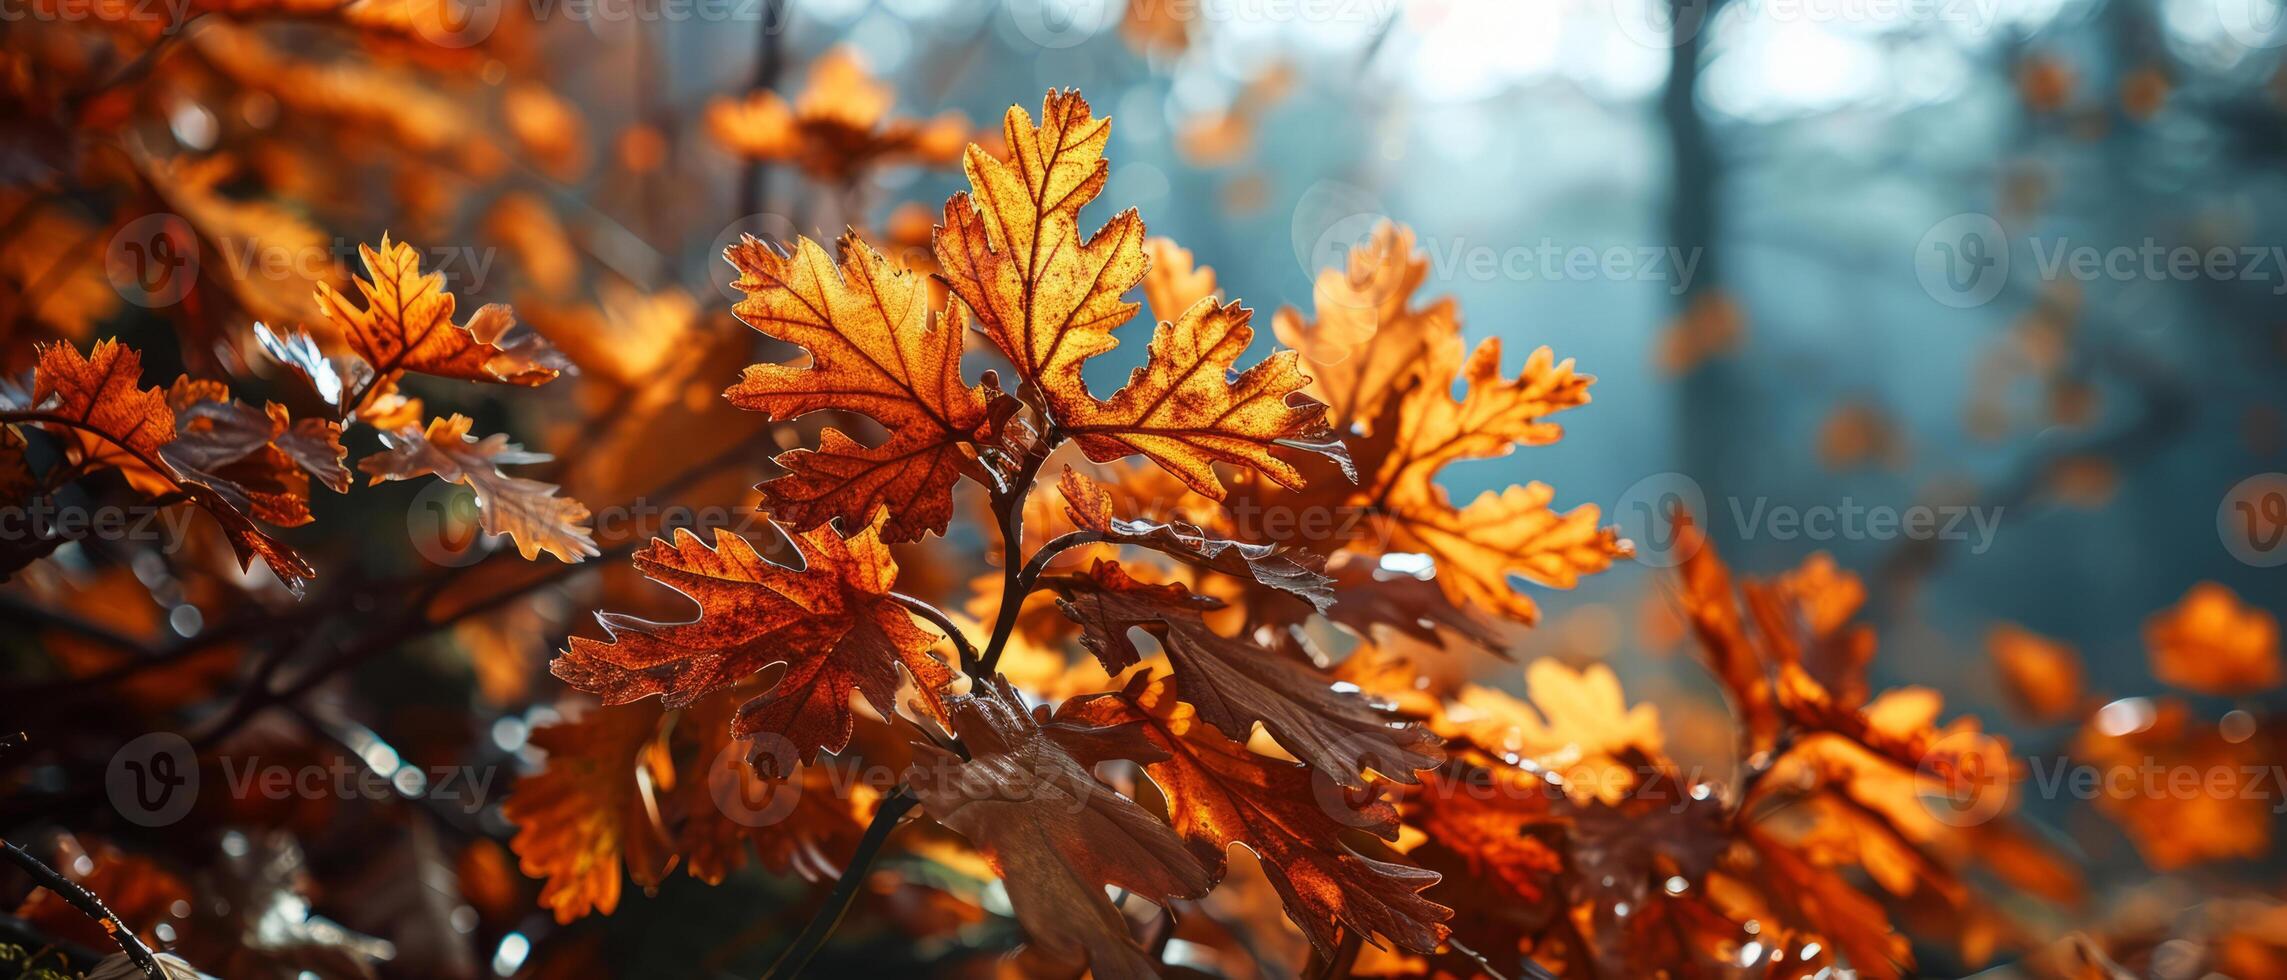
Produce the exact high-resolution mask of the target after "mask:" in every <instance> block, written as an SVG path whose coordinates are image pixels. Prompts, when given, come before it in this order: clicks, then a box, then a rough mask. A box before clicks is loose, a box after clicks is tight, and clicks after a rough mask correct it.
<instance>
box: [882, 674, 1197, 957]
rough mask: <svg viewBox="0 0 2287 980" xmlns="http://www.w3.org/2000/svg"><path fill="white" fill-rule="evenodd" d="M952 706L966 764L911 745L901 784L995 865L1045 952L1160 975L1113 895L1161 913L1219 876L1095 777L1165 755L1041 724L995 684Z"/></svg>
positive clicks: (1117, 732) (1100, 733)
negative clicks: (913, 755) (1110, 763)
mask: <svg viewBox="0 0 2287 980" xmlns="http://www.w3.org/2000/svg"><path fill="white" fill-rule="evenodd" d="M949 701H950V715H951V719H952V725H953V733H954V734H955V735H957V736H959V738H960V740H961V744H962V745H963V746H965V747H966V748H967V750H968V752H969V755H970V758H968V759H963V758H961V757H960V756H958V755H955V754H953V753H951V752H948V751H945V750H943V749H940V748H938V747H936V746H934V745H920V746H917V747H916V748H917V749H918V750H919V751H920V753H921V757H920V758H919V759H918V760H917V761H916V762H915V763H914V765H913V766H912V767H911V768H909V769H908V770H906V774H905V780H906V783H907V785H909V786H911V787H912V789H913V792H914V794H915V795H916V796H918V797H919V798H920V800H921V805H922V807H923V808H924V809H926V810H927V811H928V813H929V815H930V816H931V817H932V818H935V819H936V821H937V822H938V823H941V824H944V825H945V826H946V827H949V828H951V829H953V830H954V831H956V832H958V833H960V834H961V835H962V836H964V837H967V838H968V839H969V841H970V843H972V844H974V845H976V847H977V849H978V850H979V851H981V852H983V853H984V855H985V857H986V858H987V859H989V860H990V861H991V862H992V864H993V866H994V867H995V868H996V869H997V870H998V871H999V872H1000V873H1001V879H1002V882H1003V884H1004V885H1005V887H1006V888H1007V890H1008V897H1009V905H1010V906H1011V907H1012V908H1013V909H1014V910H1015V912H1016V919H1017V922H1018V924H1020V925H1022V926H1023V927H1024V930H1025V933H1026V935H1027V936H1029V937H1030V938H1031V940H1032V942H1033V943H1034V944H1035V945H1037V946H1039V947H1040V948H1041V949H1042V950H1043V951H1045V952H1047V953H1049V954H1052V955H1053V956H1055V957H1057V958H1058V959H1061V960H1064V961H1072V960H1075V959H1078V958H1080V957H1081V956H1083V955H1084V956H1085V957H1086V958H1087V960H1088V965H1089V967H1090V968H1091V969H1092V970H1093V971H1094V974H1095V975H1096V976H1098V977H1102V978H1105V980H1146V978H1151V977H1156V976H1158V975H1159V972H1158V970H1157V969H1156V967H1155V964H1154V962H1153V960H1152V958H1151V957H1148V956H1146V955H1145V954H1144V952H1143V950H1142V949H1141V948H1139V947H1138V946H1137V945H1136V944H1135V940H1133V939H1131V938H1130V937H1129V934H1128V927H1127V920H1126V919H1125V918H1123V917H1122V916H1121V914H1120V911H1119V909H1118V908H1116V907H1114V906H1113V905H1112V902H1111V900H1110V899H1109V898H1107V897H1106V896H1105V894H1104V891H1105V888H1106V886H1118V887H1119V888H1122V889H1124V890H1126V891H1127V892H1129V893H1131V894H1134V895H1136V896H1139V897H1141V898H1144V899H1147V900H1149V901H1153V902H1158V903H1162V904H1165V903H1167V902H1169V901H1171V900H1173V899H1182V898H1197V897H1199V896H1200V895H1204V894H1206V892H1207V890H1208V888H1209V887H1210V886H1211V885H1212V884H1213V878H1212V877H1211V876H1210V875H1209V874H1208V871H1207V869H1206V868H1204V867H1201V866H1200V863H1199V860H1198V858H1196V857H1194V856H1193V854H1192V852H1191V850H1190V849H1189V848H1187V847H1186V846H1185V844H1184V842H1183V839H1182V838H1181V837H1179V836H1177V835H1176V833H1175V831H1173V830H1171V829H1169V828H1168V826H1167V825H1166V824H1164V823H1161V822H1160V821H1159V820H1158V819H1156V818H1154V817H1153V816H1152V815H1151V814H1150V813H1148V812H1146V811H1145V810H1144V809H1143V808H1142V807H1140V806H1138V805H1136V803H1135V802H1134V801H1132V800H1129V799H1128V798H1126V797H1124V796H1121V795H1119V794H1118V793H1115V792H1113V791H1112V789H1111V787H1108V786H1105V785H1104V784H1103V783H1100V782H1097V781H1096V778H1095V777H1094V776H1093V775H1091V773H1090V770H1091V769H1092V768H1093V767H1094V766H1095V765H1096V764H1098V763H1101V762H1104V761H1107V760H1110V759H1115V758H1124V759H1130V760H1133V761H1137V762H1144V763H1151V762H1154V761H1158V760H1160V759H1162V758H1164V755H1165V754H1164V753H1162V752H1160V751H1158V750H1156V749H1154V748H1153V747H1152V746H1151V745H1150V744H1149V743H1148V742H1146V741H1144V739H1143V738H1142V737H1141V733H1140V731H1139V727H1140V726H1137V725H1127V726H1121V727H1113V728H1104V727H1098V726H1092V725H1080V724H1071V723H1064V722H1056V721H1050V722H1047V723H1045V724H1044V723H1042V721H1041V720H1039V719H1037V718H1035V717H1034V716H1033V715H1032V714H1031V713H1029V712H1027V711H1026V710H1025V707H1024V704H1023V702H1022V700H1020V699H1019V697H1018V696H1017V694H1016V692H1015V691H1014V690H1013V689H1011V688H1010V687H1008V686H1007V684H1006V682H1003V681H999V680H997V679H995V680H993V681H989V682H987V683H986V684H985V685H984V686H983V687H981V688H980V689H979V690H978V691H977V692H976V693H974V694H968V695H962V696H959V697H954V698H951V699H949Z"/></svg>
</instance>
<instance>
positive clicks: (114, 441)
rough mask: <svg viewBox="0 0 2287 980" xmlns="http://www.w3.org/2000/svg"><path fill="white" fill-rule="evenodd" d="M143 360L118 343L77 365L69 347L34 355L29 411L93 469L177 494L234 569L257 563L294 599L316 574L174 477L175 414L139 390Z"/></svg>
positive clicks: (154, 394) (105, 344)
mask: <svg viewBox="0 0 2287 980" xmlns="http://www.w3.org/2000/svg"><path fill="white" fill-rule="evenodd" d="M142 373H143V358H142V355H141V354H139V353H137V352H136V351H135V350H134V349H132V348H129V347H127V346H126V345H123V344H121V343H119V342H118V341H116V340H104V341H100V342H98V343H97V344H96V345H95V347H94V349H93V350H92V351H90V353H89V354H88V355H87V356H85V357H82V356H80V353H79V351H78V350H77V349H76V348H74V347H72V346H71V345H69V344H50V345H48V346H45V347H42V348H40V351H39V366H38V368H37V369H35V370H34V372H33V379H32V405H33V406H34V409H35V412H36V413H37V414H39V415H42V416H46V418H42V419H40V420H39V421H42V422H43V424H44V425H45V427H46V428H47V429H48V430H49V431H51V432H53V433H55V434H56V435H57V436H58V437H59V438H61V439H63V440H65V441H66V443H67V444H68V445H70V446H72V447H73V449H74V452H75V454H76V455H77V456H78V457H79V459H80V460H81V461H82V462H83V463H86V464H88V465H91V466H102V467H116V468H118V469H119V470H120V471H121V472H122V474H123V475H124V476H126V478H127V482H128V483H129V484H130V485H132V486H134V487H135V488H136V489H138V490H140V491H142V492H144V493H149V494H158V495H165V494H180V495H181V496H182V497H183V498H184V499H188V500H189V501H190V502H191V503H193V504H195V505H197V506H198V507H199V509H201V510H204V511H206V512H207V515H208V516H210V517H212V518H214V520H215V523H217V524H219V525H221V526H222V529H223V533H224V534H225V535H226V536H227V537H228V538H229V539H230V544H231V549H232V550H233V551H234V552H236V554H237V556H238V564H239V567H240V568H248V567H251V566H252V564H253V561H254V559H255V558H257V557H259V558H261V559H262V560H263V562H264V563H265V564H267V565H269V566H270V571H271V572H272V573H273V574H275V575H276V576H277V577H278V581H279V582H280V583H281V584H283V585H285V586H286V589H287V591H289V592H292V593H294V594H295V595H297V596H299V595H300V594H301V592H302V588H303V586H305V585H306V584H308V582H309V581H310V580H311V579H313V578H315V577H317V571H316V570H315V569H313V568H311V567H310V565H309V562H307V561H305V560H303V558H302V556H301V555H299V554H296V553H295V552H294V550H293V549H292V548H289V547H287V546H286V545H285V544H284V543H282V542H280V541H278V540H277V539H276V538H273V537H271V536H270V535H268V534H266V533H264V532H263V531H262V529H261V528H259V527H256V526H255V524H254V521H253V519H252V518H249V517H247V516H246V513H245V512H244V511H242V510H240V509H239V507H238V505H237V504H236V503H235V502H233V501H232V499H231V498H230V496H229V495H228V494H226V493H223V492H221V491H219V490H217V489H215V488H214V487H212V486H209V485H207V484H206V483H204V482H202V481H201V480H200V479H198V474H185V473H181V472H178V471H177V470H176V468H175V467H174V466H173V465H171V464H170V463H169V462H168V461H167V460H166V458H165V455H164V453H163V450H164V449H165V448H166V447H167V445H168V444H170V443H172V442H174V440H175V437H176V436H175V430H176V425H175V413H174V409H172V408H171V407H169V406H168V404H167V400H166V397H165V396H164V395H162V394H160V392H159V389H158V388H155V387H154V388H149V389H144V388H141V387H139V385H140V384H141V378H142Z"/></svg>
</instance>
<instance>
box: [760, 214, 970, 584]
mask: <svg viewBox="0 0 2287 980" xmlns="http://www.w3.org/2000/svg"><path fill="white" fill-rule="evenodd" d="M840 249H841V254H842V262H841V265H840V267H839V269H837V268H836V266H835V264H834V262H833V261H832V260H831V259H829V258H828V257H827V256H826V251H825V249H823V248H820V247H819V246H818V244H817V243H816V242H813V241H811V240H809V239H807V238H803V239H800V240H798V241H796V242H795V245H794V253H793V255H791V256H781V255H779V254H778V252H776V251H775V250H773V249H772V248H771V247H770V246H769V245H766V244H764V243H762V242H761V241H759V240H757V239H755V238H754V237H752V236H747V237H745V238H743V239H742V240H740V241H739V242H737V243H736V244H733V245H732V246H731V247H730V248H729V249H728V250H727V251H726V252H725V253H724V256H725V257H726V258H728V259H729V260H730V262H731V264H732V265H733V266H736V267H737V268H738V270H739V278H738V281H737V283H736V285H737V286H738V287H739V288H740V289H741V290H744V291H745V292H746V294H747V295H746V298H745V299H743V300H740V301H739V303H738V305H737V306H736V307H735V308H734V309H735V312H737V314H738V315H739V318H740V319H743V320H745V321H746V322H747V323H748V324H749V325H751V326H753V327H754V328H755V329H757V330H760V331H762V332H763V333H765V334H767V335H769V336H771V337H775V338H777V339H779V340H783V341H786V342H788V343H791V344H794V345H796V346H799V347H801V348H803V349H804V350H807V351H809V352H810V363H809V364H808V365H807V366H797V365H785V364H757V365H754V366H752V367H749V368H747V369H746V373H745V374H744V375H743V376H742V377H741V378H740V379H739V383H738V384H736V385H733V386H732V387H731V389H730V390H729V391H728V392H726V393H725V394H726V395H727V396H728V397H729V398H730V400H731V404H734V405H737V406H738V407H740V408H745V409H751V410H754V411H759V412H763V413H765V414H767V415H768V416H770V417H772V418H777V419H792V418H796V417H798V416H801V415H806V414H808V413H810V412H815V411H821V410H826V409H843V410H847V411H852V412H857V413H859V414H862V415H865V416H868V417H870V418H872V419H873V420H874V421H876V422H880V423H881V424H882V426H883V428H884V429H886V430H887V431H888V432H889V438H888V439H887V440H886V441H884V442H883V443H882V444H881V445H880V446H878V447H873V448H867V447H864V446H860V445H858V444H857V443H856V441H855V440H852V439H850V438H849V437H847V436H845V435H843V434H841V433H840V432H838V431H836V430H832V429H828V430H826V432H825V434H824V435H823V436H822V440H823V442H822V445H821V446H820V448H819V449H817V450H815V451H813V450H794V451H790V452H788V453H785V454H783V455H781V456H780V457H778V463H779V465H781V466H784V467H786V468H787V469H788V470H790V471H791V472H790V473H789V475H787V476H783V477H779V478H778V479H775V480H771V481H769V482H767V483H764V484H763V485H762V492H763V495H764V496H765V497H766V498H767V499H768V502H769V507H770V510H771V512H772V514H773V515H775V516H777V517H778V518H780V519H781V520H784V521H786V522H787V523H788V524H789V525H791V526H792V527H793V529H795V530H798V531H807V530H809V529H811V528H813V527H817V526H818V525H820V524H823V523H826V522H827V521H829V520H838V521H839V522H840V524H841V526H842V527H843V528H845V529H852V530H854V529H856V528H860V527H864V526H866V525H867V524H870V523H872V519H873V516H874V512H875V511H877V510H881V509H885V508H886V509H887V510H888V511H889V520H888V522H887V523H886V524H884V525H883V527H882V536H883V537H884V538H885V539H887V540H890V541H914V540H919V539H920V538H921V536H922V535H923V534H924V533H925V532H935V533H938V534H943V533H945V527H946V524H947V522H948V521H950V520H951V519H952V516H953V484H954V483H955V482H956V481H958V480H959V479H960V477H961V474H962V473H963V472H978V471H977V466H978V465H979V464H978V463H977V462H976V459H975V456H974V453H975V449H974V448H972V443H974V442H975V441H976V440H977V439H979V438H980V435H981V432H980V430H981V429H983V428H984V427H985V426H986V421H987V412H986V406H987V403H988V401H990V400H991V399H992V398H995V397H999V392H998V391H997V390H992V389H989V388H987V387H986V386H984V385H970V384H967V383H966V382H964V381H963V380H962V379H961V333H962V331H961V330H960V329H959V326H958V324H957V323H952V322H947V323H935V324H933V323H931V322H930V321H931V316H930V310H929V302H928V299H929V293H928V288H927V280H926V279H924V278H923V277H922V276H920V275H917V274H914V273H912V272H909V271H906V270H904V269H901V268H898V267H897V266H895V265H892V264H891V263H890V262H889V261H888V260H887V259H884V258H883V257H882V255H881V253H879V252H877V251H875V250H874V249H873V247H872V246H870V245H867V244H866V243H865V242H864V241H863V240H861V239H859V238H858V237H857V235H856V233H854V232H853V233H850V234H848V235H845V236H844V237H843V238H842V241H841V242H840Z"/></svg>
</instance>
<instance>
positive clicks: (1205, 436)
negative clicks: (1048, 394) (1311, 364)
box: [1061, 299, 1350, 499]
mask: <svg viewBox="0 0 2287 980" xmlns="http://www.w3.org/2000/svg"><path fill="white" fill-rule="evenodd" d="M1250 316H1251V314H1250V313H1249V312H1248V311H1247V310H1246V309H1245V308H1243V307H1241V306H1239V304H1237V303H1232V304H1230V305H1227V306H1225V305H1219V304H1217V303H1216V302H1215V301H1214V300H1212V299H1203V300H1201V301H1199V302H1198V303H1197V304H1196V305H1194V306H1192V307H1191V308H1190V309H1189V310H1186V311H1185V312H1184V313H1183V315H1182V316H1181V317H1179V318H1178V319H1176V320H1175V321H1174V322H1171V323H1163V324H1161V325H1160V327H1159V330H1158V332H1157V333H1156V334H1154V335H1153V337H1152V341H1151V356H1150V359H1149V360H1147V361H1146V362H1145V363H1144V365H1143V366H1142V367H1139V368H1137V369H1136V370H1135V372H1134V373H1133V374H1131V375H1129V376H1128V383H1127V385H1126V386H1124V387H1122V388H1121V389H1120V390H1119V391H1118V392H1116V393H1114V394H1113V395H1112V398H1111V400H1109V401H1106V402H1096V401H1094V400H1092V399H1091V400H1089V401H1087V402H1081V403H1078V404H1076V405H1075V406H1074V407H1073V409H1072V410H1070V411H1068V412H1067V413H1066V415H1065V416H1063V417H1062V419H1061V421H1062V424H1063V426H1064V428H1065V430H1066V431H1068V432H1070V433H1071V434H1072V436H1073V437H1074V439H1075V441H1077V442H1078V443H1079V444H1080V448H1081V450H1082V451H1084V452H1086V453H1087V454H1088V458H1090V459H1093V460H1096V461H1097V462H1106V461H1110V460H1114V459H1119V458H1121V457H1123V456H1127V455H1129V454H1131V453H1142V454H1143V455H1144V456H1147V457H1149V458H1150V459H1151V460H1152V461H1153V462H1156V463H1158V464H1159V465H1161V466H1164V467H1166V468H1167V469H1168V470H1169V471H1170V472H1173V473H1174V474H1176V475H1177V476H1180V477H1182V478H1183V481H1184V482H1185V483H1187V484H1189V485H1190V486H1191V489H1193V490H1195V491H1197V492H1199V493H1201V494H1204V495H1206V496H1209V497H1213V498H1216V499H1221V498H1222V497H1223V496H1224V493H1225V491H1224V489H1223V483H1222V481H1221V480H1218V479H1216V477H1215V471H1214V468H1213V465H1212V464H1214V463H1216V462H1226V463H1234V464H1238V465H1241V466H1247V467H1251V468H1253V469H1255V470H1257V471H1259V472H1261V473H1262V474H1263V475H1265V476H1267V477H1269V478H1270V479H1271V480H1273V481H1275V482H1277V483H1278V484H1279V485H1281V486H1284V487H1287V488H1289V489H1300V488H1301V487H1302V486H1303V485H1304V482H1305V481H1304V479H1303V476H1302V473H1301V471H1299V470H1297V469H1295V467H1294V466H1293V465H1292V464H1290V463H1288V462H1286V461H1285V460H1282V459H1280V458H1278V456H1277V455H1275V454H1274V453H1273V452H1272V450H1273V449H1274V448H1280V447H1285V448H1294V449H1306V450H1312V451H1315V452H1318V453H1320V454H1323V455H1325V456H1326V457H1327V458H1329V459H1332V460H1335V461H1336V462H1337V463H1339V464H1341V465H1342V467H1343V469H1344V471H1345V473H1346V474H1347V473H1349V471H1350V456H1349V452H1348V451H1347V450H1346V449H1344V448H1343V446H1342V442H1341V440H1340V439H1338V438H1336V437H1335V435H1334V431H1333V430H1332V429H1331V428H1329V427H1328V426H1327V424H1326V421H1325V416H1326V406H1324V405H1321V404H1319V403H1318V402H1315V401H1312V400H1311V399H1309V398H1308V397H1305V396H1303V395H1301V394H1299V392H1300V391H1301V390H1302V388H1303V386H1304V385H1306V384H1308V383H1309V379H1308V378H1307V377H1305V376H1304V375H1303V374H1302V370H1301V367H1300V355H1298V354H1296V353H1295V352H1293V351H1280V352H1278V353H1275V354H1272V355H1271V356H1270V357H1269V358H1268V359H1265V360H1263V361H1261V362H1259V363H1257V364H1256V365H1255V366H1254V367H1251V368H1248V369H1247V370H1246V371H1244V372H1240V373H1239V374H1238V375H1237V377H1235V378H1234V377H1232V376H1231V372H1232V370H1233V369H1234V368H1235V367H1236V366H1237V364H1238V359H1239V355H1240V354H1241V353H1243V352H1244V351H1245V350H1246V349H1247V347H1248V345H1250V344H1252V343H1254V338H1255V332H1254V329H1253V328H1252V327H1249V326H1248V325H1247V321H1248V319H1249V317H1250Z"/></svg>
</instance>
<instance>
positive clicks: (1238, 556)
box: [1058, 466, 1334, 613]
mask: <svg viewBox="0 0 2287 980" xmlns="http://www.w3.org/2000/svg"><path fill="white" fill-rule="evenodd" d="M1058 489H1059V490H1060V491H1061V492H1062V493H1063V495H1064V500H1065V514H1066V516H1067V517H1068V518H1069V519H1070V520H1071V521H1072V523H1073V525H1074V526H1076V527H1078V528H1080V529H1081V530H1084V531H1090V532H1093V533H1095V534H1098V535H1101V536H1102V537H1103V538H1104V540H1107V541H1111V542H1114V543H1118V544H1126V545H1136V546H1139V547H1145V548H1150V549H1152V550H1155V551H1158V552H1161V553H1163V554H1166V555H1168V556H1170V557H1173V558H1175V559H1177V560H1179V561H1183V562H1187V563H1189V564H1192V565H1196V566H1198V567H1200V568H1204V569H1208V570H1210V571H1216V572H1221V573H1223V574H1225V575H1231V576H1235V577H1239V578H1243V579H1250V580H1252V581H1255V582H1257V583H1260V584H1262V585H1264V586H1267V587H1269V588H1273V589H1277V590H1279V591H1281V592H1285V593H1288V594H1290V595H1293V596H1295V597H1296V598H1298V599H1301V600H1303V601H1305V602H1308V603H1310V605H1311V607H1312V608H1314V609H1316V610H1318V611H1319V612H1322V613H1323V612H1326V611H1327V610H1328V609H1329V608H1330V607H1332V606H1333V605H1334V591H1333V589H1332V588H1330V586H1331V585H1332V584H1333V582H1334V580H1333V579H1330V578H1328V577H1326V575H1325V574H1324V573H1323V572H1322V571H1321V570H1320V569H1319V568H1318V567H1314V566H1316V565H1320V564H1323V563H1322V562H1318V561H1317V560H1315V559H1313V558H1311V557H1310V556H1308V555H1304V556H1303V557H1302V558H1301V559H1299V560H1298V559H1297V558H1296V557H1295V555H1297V554H1300V553H1299V552H1293V551H1290V550H1283V549H1280V548H1277V547H1273V546H1271V545H1264V544H1251V543H1248V542H1245V541H1234V540H1232V539H1229V538H1219V537H1214V536H1211V535H1209V534H1208V533H1207V532H1206V531H1204V530H1201V529H1200V528H1198V527H1197V526H1195V525H1192V524H1188V523H1184V522H1174V523H1164V522H1160V521H1148V520H1136V519H1131V518H1125V517H1119V516H1117V507H1116V505H1115V504H1114V503H1113V500H1112V495H1111V493H1110V492H1109V491H1107V490H1105V489H1104V488H1103V487H1102V486H1100V485H1098V484H1097V483H1095V482H1094V481H1092V480H1090V479H1088V478H1087V477H1084V476H1081V475H1080V474H1079V472H1078V471H1076V470H1074V469H1072V468H1071V467H1069V466H1067V467H1065V468H1064V477H1063V479H1062V480H1061V481H1059V483H1058Z"/></svg>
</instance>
